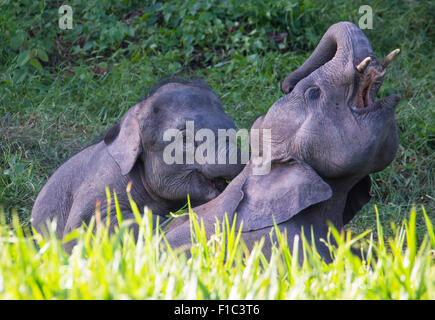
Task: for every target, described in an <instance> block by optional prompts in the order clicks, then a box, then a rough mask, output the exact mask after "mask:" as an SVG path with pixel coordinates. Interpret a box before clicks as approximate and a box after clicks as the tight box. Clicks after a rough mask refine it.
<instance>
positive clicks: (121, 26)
mask: <svg viewBox="0 0 435 320" xmlns="http://www.w3.org/2000/svg"><path fill="white" fill-rule="evenodd" d="M69 4H70V5H71V6H72V7H73V9H74V28H73V29H72V30H60V29H59V28H58V27H57V19H58V13H57V9H58V8H59V6H60V5H61V4H60V2H58V1H30V0H24V1H19V2H18V1H9V0H0V207H3V208H4V212H5V216H6V222H7V223H8V224H9V223H10V222H11V219H12V215H11V212H12V210H13V209H16V211H17V213H18V221H19V224H20V225H22V226H23V227H24V228H28V227H29V224H30V223H29V219H30V212H31V208H32V205H33V202H34V200H35V198H36V196H37V194H38V192H39V190H40V189H41V188H42V186H43V185H44V183H45V182H46V181H47V179H48V177H49V176H50V175H51V174H52V173H53V172H54V170H55V169H56V168H57V167H58V166H59V165H60V164H62V163H63V162H64V161H65V160H66V159H67V158H68V157H70V156H71V155H72V154H74V153H75V152H77V151H78V150H80V149H81V148H83V147H84V146H86V145H87V144H88V143H89V142H90V141H91V140H92V139H93V138H94V137H95V136H98V135H99V134H100V133H101V132H103V131H104V130H105V129H106V128H108V127H109V126H111V125H112V124H113V123H115V122H116V121H118V120H119V119H120V117H121V116H122V114H123V113H124V112H125V111H126V110H128V108H130V107H132V106H133V105H134V104H135V103H136V102H137V101H138V100H139V99H140V98H141V97H143V96H145V95H146V93H147V90H149V88H150V87H151V86H152V85H153V84H155V83H156V82H158V81H159V79H161V78H163V77H167V76H171V75H181V76H201V77H203V78H205V79H206V80H207V81H208V82H209V83H210V85H211V87H212V89H213V90H214V91H215V92H216V93H217V95H218V96H219V98H220V99H221V101H222V102H223V104H224V107H225V109H226V111H227V113H228V114H229V115H230V116H231V117H232V118H233V119H234V120H235V122H236V125H237V126H238V127H239V128H249V127H250V125H251V124H252V123H253V122H254V120H255V119H256V118H257V117H258V116H260V115H262V114H264V113H266V112H267V110H268V108H269V107H270V106H271V105H272V104H273V102H274V101H276V100H277V99H278V98H279V97H281V96H282V93H281V92H280V89H279V87H280V83H281V81H282V80H283V79H284V78H285V76H286V75H288V74H289V73H290V72H291V71H293V70H295V69H296V68H297V67H298V66H300V65H301V63H303V61H304V60H305V59H306V58H307V57H308V56H309V54H310V53H311V52H312V50H313V49H314V47H315V45H316V43H317V41H318V40H319V39H320V37H321V36H322V35H323V33H324V32H325V31H326V29H327V28H328V27H329V26H330V25H331V24H332V23H335V22H338V21H343V20H347V21H352V22H354V23H358V20H359V14H358V8H359V6H360V5H363V4H366V3H365V2H364V1H346V0H338V1H330V2H327V3H325V2H324V1H320V0H311V1H308V0H305V1H302V0H294V1H289V0H278V1H272V0H270V1H269V0H267V1H266V0H264V1H260V0H258V1H235V0H220V1H205V0H204V1H200V0H196V1H194V0H191V1H186V2H183V3H180V2H178V1H172V0H168V1H165V2H164V3H160V2H158V1H147V2H146V4H143V3H142V2H141V1H133V0H131V1H130V0H124V1H109V0H107V1H79V0H73V1H70V2H69ZM370 5H371V6H372V8H373V13H374V20H373V24H374V29H373V30H365V31H364V32H365V34H366V35H367V36H368V38H369V40H370V43H371V45H372V48H373V49H374V51H375V53H376V54H377V55H378V57H383V56H385V55H386V54H388V53H389V52H390V51H391V50H393V49H395V48H400V49H401V53H400V55H399V56H398V57H397V58H396V59H395V61H394V62H393V64H392V65H391V67H390V68H389V69H388V72H387V75H386V77H385V81H384V84H383V86H382V89H381V91H380V92H379V95H380V96H381V97H383V96H386V95H389V94H392V93H401V94H402V101H401V102H400V104H399V106H398V108H397V123H398V127H399V136H400V146H399V150H398V153H397V156H396V159H395V160H394V161H393V163H392V164H391V165H390V166H389V167H388V168H387V169H385V170H384V171H383V172H381V173H377V174H373V175H372V181H373V188H372V195H373V199H372V201H371V202H370V203H369V204H368V205H367V206H366V207H365V208H364V209H363V210H362V211H361V212H360V213H359V214H358V215H357V216H356V217H355V219H353V221H352V222H351V224H350V225H349V227H348V230H350V231H352V232H353V233H356V234H360V233H362V232H364V231H365V230H369V229H372V230H373V233H374V242H375V244H376V245H380V244H379V243H378V242H377V240H376V239H377V235H378V234H377V218H376V215H375V210H374V205H375V204H376V206H377V208H378V209H379V223H380V225H382V227H383V228H384V231H383V232H384V234H385V236H387V237H391V238H393V239H394V237H396V236H397V233H396V232H397V230H395V227H394V225H401V223H402V221H404V220H407V219H409V218H410V212H412V211H413V210H416V212H417V215H416V217H417V218H416V238H417V244H418V245H419V246H420V245H423V243H424V238H425V236H427V233H428V230H427V223H426V220H425V218H424V217H425V216H424V214H423V210H422V209H421V208H422V206H424V207H425V208H426V212H427V217H428V219H429V221H432V224H434V223H435V213H434V207H435V201H434V199H435V192H434V189H435V188H434V175H433V168H434V167H435V157H434V156H433V154H434V146H435V144H434V136H435V117H434V110H435V108H434V106H435V103H434V94H433V92H434V90H433V89H434V76H435V67H434V66H435V63H434V62H435V61H434V55H433V52H434V47H433V39H434V37H435V31H434V25H435V24H434V18H433V17H435V10H434V5H433V3H431V2H429V1H402V0H394V1H380V0H379V1H371V2H370ZM279 33H287V37H286V38H285V39H284V40H283V41H281V42H280V41H275V40H274V39H273V36H274V35H276V34H279ZM35 61H36V62H35ZM413 208H415V209H413ZM2 228H3V230H5V229H4V228H6V227H2ZM16 236H17V235H14V236H11V237H12V238H13V237H16ZM53 241H54V240H53ZM30 242H31V240H30V239H27V238H26V239H20V241H19V242H17V243H16V244H18V243H25V246H27V245H30ZM58 246H59V244H54V243H53V245H52V247H50V249H49V250H48V249H47V250H48V251H50V250H58V249H55V248H56V247H58ZM131 246H133V244H131ZM9 248H12V247H9ZM26 248H27V247H26ZM432 249H433V246H432ZM2 250H3V249H2ZM11 250H12V249H11ZM29 250H30V249H29ZM32 250H34V252H37V251H38V250H37V249H36V247H35V248H34V249H32ZM59 250H60V249H59ZM111 250H112V249H110V250H109V251H110V252H112V253H113V254H115V253H114V252H115V251H114V250H115V248H113V250H112V251H111ZM119 250H122V249H119ZM125 250H128V249H125ZM131 250H133V249H131ZM135 250H136V249H135ZM6 251H7V250H6ZM6 251H2V252H3V253H2V258H1V260H0V261H2V262H1V264H0V265H1V268H0V270H2V271H1V272H3V270H6V269H5V268H6V264H8V263H12V262H10V261H8V260H7V259H5V258H4V256H3V255H4V254H5V253H4V252H6ZM29 252H31V251H29ZM92 252H93V253H92V255H93V257H94V258H95V259H98V258H96V257H97V255H98V254H101V255H103V254H104V253H103V252H101V253H97V252H96V251H95V252H94V251H92ZM425 252H426V253H427V251H425ZM121 253H122V251H121ZM121 253H119V254H121ZM10 254H12V255H17V254H18V253H17V251H10ZM108 254H109V253H108ZM125 254H127V251H126V252H125ZM129 254H130V255H131V253H129ZM42 256H44V254H42ZM38 257H39V258H38ZM83 257H84V256H82V255H79V257H76V258H74V259H78V260H74V261H75V263H79V262H78V261H79V260H80V261H82V262H80V263H83V264H84V265H87V266H88V263H90V262H86V259H84V258H83ZM40 258H41V254H39V255H37V256H35V257H34V258H31V256H30V253H29V256H28V257H27V258H26V259H30V260H29V261H30V262H31V263H33V264H35V263H37V262H36V261H38V260H32V259H40ZM79 258H80V259H79ZM20 259H21V258H20ZM23 259H24V258H23ZM58 259H60V260H58V263H59V264H61V265H64V266H66V267H65V268H63V269H65V270H69V271H68V272H72V271H71V269H69V268H71V267H72V266H71V267H70V266H69V265H68V259H73V258H68V257H67V256H64V255H61V256H60V257H59V258H58ZM117 259H118V258H117ZM119 259H121V258H119ZM119 259H118V260H119ZM122 259H124V258H122ZM122 259H121V260H122ZM156 259H157V258H156ZM162 259H163V258H162ZM164 259H172V258H164ZM388 259H393V260H394V258H393V257H392V256H389V258H388ZM388 259H387V260H388ZM393 260H391V261H393ZM4 261H6V262H4ZM104 261H106V262H107V263H108V261H109V260H102V261H101V262H100V263H104ZM156 261H157V262H156V265H155V266H153V267H152V268H159V267H162V265H161V264H159V263H160V262H158V261H160V260H156ZM165 261H166V260H165ZM168 261H172V260H168ZM183 261H184V260H183ZM4 263H6V264H5V265H3V264H4ZM45 263H47V264H49V263H50V262H48V261H46V262H45ZM53 263H55V261H53ZM95 263H97V262H95ZM132 263H133V262H132ZM147 263H148V262H147ZM180 263H181V262H180ZM184 263H185V266H184V268H187V269H185V270H186V271H185V272H187V274H190V273H189V272H192V271H189V270H192V269H189V268H193V266H189V263H188V262H186V261H184ZM195 263H198V264H201V263H203V261H200V262H194V261H192V262H190V264H195ZM346 263H347V262H346ZM388 263H393V262H388ZM394 263H395V262H394ZM431 263H432V262H431ZM97 264H98V263H97ZM22 266H23V265H22ZM88 267H89V268H93V267H92V266H88ZM149 267H150V268H151V265H150V266H149ZM125 268H131V266H127V265H126V266H125ZM162 268H163V267H162ZM240 268H241V269H240V270H239V271H238V272H241V270H242V269H243V267H242V266H240ZM322 268H326V269H319V270H318V272H319V274H318V277H320V278H321V277H322V272H325V274H328V272H327V268H329V267H327V266H322ZM343 268H344V267H343ZM382 268H386V266H383V267H382ZM236 269H237V268H236ZM29 270H30V269H29ZM32 270H33V269H32ZM35 270H36V269H35ZM180 270H181V269H180ZM183 270H184V269H183ZM207 270H209V271H210V272H211V273H213V269H211V268H209V269H207ZM237 270H238V269H237ZM265 270H269V271H268V272H272V271H270V269H267V268H266V269H265ZM283 270H284V269H283ZM382 270H384V271H385V274H382V275H383V277H386V278H388V277H393V276H394V275H393V274H390V273H389V272H388V269H382ZM16 271H17V272H18V269H17V270H16ZM32 272H33V271H32ZM35 272H37V271H35ZM129 272H131V270H130V271H129ZM168 272H170V271H168ZM171 272H172V271H171ZM264 272H266V271H264ZM279 272H282V270H280V271H279ZM279 272H278V273H279ZM380 272H381V271H380ZM26 274H27V273H26ZM35 274H36V273H35ZM265 274H266V273H265ZM281 274H282V273H281ZM112 275H113V277H115V278H114V279H117V278H116V275H114V272H112ZM365 275H366V273H364V275H363V276H361V277H362V278H360V279H361V280H360V281H363V283H365V282H364V280H363V279H364V276H365ZM23 276H24V275H23ZM27 276H29V274H27ZM39 276H40V277H42V278H43V279H45V278H46V277H50V275H49V274H46V275H44V274H43V273H42V272H41V273H39ZM132 276H133V275H132ZM191 276H193V275H191ZM219 276H222V277H224V278H225V275H224V274H219ZM63 277H66V278H68V277H67V276H66V275H65V274H64V275H63ZM156 277H158V276H156ZM174 277H175V278H174V286H175V283H178V282H177V280H176V279H179V278H177V276H176V275H175V271H174ZM265 277H266V276H265ZM9 278H10V276H8V277H6V276H5V275H3V279H9ZM212 278H213V279H214V281H219V280H218V275H217V274H215V276H213V277H212ZM381 278H382V277H381ZM399 278H400V276H399ZM432 278H433V268H432ZM17 279H19V277H18V276H15V280H17ZM192 279H193V278H192ZM198 279H200V277H199V276H198ZM236 279H239V280H237V281H240V278H234V281H236ZM265 279H266V278H264V279H263V280H262V281H267V280H265ZM304 279H309V278H304ZM316 279H317V278H316ZM371 279H372V280H373V281H376V279H375V278H371ZM372 280H370V281H372ZM29 281H31V280H29ZM34 281H36V280H34ZM38 281H39V280H38ZM41 281H42V280H41ZM53 281H54V282H55V280H53ZM78 281H79V280H78ZM107 281H108V283H112V280H110V279H109V278H107ZM113 281H115V280H113ZM191 281H192V283H194V280H191ZM204 281H207V282H206V283H207V285H209V286H210V285H211V283H212V282H208V280H204ZM222 281H225V280H222ZM270 281H272V280H270ZM273 281H275V280H273ZM294 281H296V280H294ZM300 281H303V280H300ZM307 281H308V280H307ZM319 281H320V280H319ZM322 281H323V282H315V284H314V285H313V286H314V287H317V285H319V286H320V284H325V282H324V281H325V280H322ZM367 281H368V280H367ZM385 281H387V280H385ZM388 281H390V280H388ZM391 281H392V280H391ZM397 281H398V280H397ZM3 282H4V280H3ZM319 283H320V284H319ZM57 285H60V284H59V283H58V284H57ZM150 285H151V284H150ZM310 285H312V284H310ZM346 285H347V284H346ZM349 285H350V284H349ZM376 285H379V286H380V284H379V283H378V282H376ZM197 286H198V287H197V288H200V287H201V285H200V284H199V282H197ZM253 286H254V285H253ZM115 287H116V284H115ZM0 288H1V282H0ZM116 288H117V289H120V288H119V287H116ZM177 288H178V289H174V297H175V296H177V295H178V294H179V296H181V295H182V293H180V290H181V289H180V287H177ZM268 288H269V287H268ZM270 288H271V287H270ZM279 288H281V287H279ZM319 288H321V287H319ZM379 288H380V287H379ZM290 289H291V288H290ZM290 289H289V290H290ZM74 290H78V291H77V292H81V291H80V289H79V288H77V289H74ZM95 290H96V292H97V291H98V290H97V289H95ZM99 290H100V289H99ZM101 290H103V289H101ZM104 290H106V289H104ZM107 290H109V289H107ZM137 290H139V291H140V289H137ZM147 290H148V289H147ZM150 290H151V289H150ZM177 290H178V291H177ZM210 290H211V289H210ZM215 290H218V289H215ZM240 290H242V289H240ZM259 290H260V289H259ZM265 290H266V289H265ZM267 290H269V289H267ZM267 290H266V291H267ZM319 290H320V291H321V289H319ZM337 290H338V289H337ZM385 290H388V288H387V289H385ZM157 291H158V290H157ZM254 291H255V290H254ZM260 291H261V290H260ZM60 292H65V296H68V297H72V295H70V293H71V290H69V291H68V290H66V291H62V290H60V291H56V296H57V297H62V294H61V293H60ZM98 292H100V291H98ZM107 292H113V291H110V290H109V291H107ZM121 292H122V290H121V291H119V292H118V293H117V295H116V296H117V297H119V295H120V294H121ZM129 292H130V294H131V296H132V297H133V296H136V295H134V294H132V293H131V291H129ZM147 292H148V293H147V295H148V296H152V294H150V293H149V291H147ZM198 292H201V291H200V289H198ZM255 292H257V291H255ZM289 292H291V291H289ZM406 292H407V291H406ZM77 294H78V293H77ZM83 294H84V293H83ZM89 294H92V293H89ZM113 294H114V295H115V293H113ZM197 294H198V295H199V297H203V296H202V295H201V293H197ZM246 294H248V293H246ZM262 294H263V293H262ZM282 294H284V295H285V294H287V293H282ZM328 294H331V292H329V293H328ZM84 295H85V294H84ZM144 295H146V294H144ZM49 296H50V295H49V294H47V295H46V297H49ZM101 296H103V295H102V294H101ZM216 296H222V297H223V296H224V294H222V295H218V294H217V293H216V292H214V293H211V295H210V297H216ZM262 296H263V297H266V296H267V295H266V294H265V293H264V294H263V295H262ZM303 296H304V295H301V296H299V297H303ZM306 296H308V294H307V295H306ZM320 296H322V294H320V293H319V297H320ZM369 296H370V295H368V296H365V297H369ZM160 297H162V296H160ZM280 297H283V296H280ZM376 297H382V298H385V297H387V295H380V296H376Z"/></svg>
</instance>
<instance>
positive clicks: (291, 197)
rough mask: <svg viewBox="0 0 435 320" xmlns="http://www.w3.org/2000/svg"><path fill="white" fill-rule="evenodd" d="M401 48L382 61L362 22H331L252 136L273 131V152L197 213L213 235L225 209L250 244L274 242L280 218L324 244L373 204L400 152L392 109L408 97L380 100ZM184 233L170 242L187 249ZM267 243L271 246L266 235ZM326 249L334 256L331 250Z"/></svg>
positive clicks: (178, 231)
mask: <svg viewBox="0 0 435 320" xmlns="http://www.w3.org/2000/svg"><path fill="white" fill-rule="evenodd" d="M397 52H398V51H397V50H395V51H393V52H392V53H391V54H390V55H388V56H387V58H386V59H384V60H383V61H382V62H379V61H378V60H377V58H376V56H375V54H374V53H373V51H372V49H371V47H370V44H369V42H368V40H367V38H366V37H365V35H364V34H363V32H362V31H361V30H360V29H358V28H357V27H356V26H355V25H353V24H352V23H349V22H340V23H337V24H334V25H332V26H331V27H330V28H329V29H328V31H327V32H326V34H325V35H324V36H323V38H322V39H321V41H320V43H319V44H318V46H317V48H316V49H315V51H314V52H313V54H312V55H311V56H310V58H309V59H308V60H307V61H306V62H305V63H304V64H303V65H302V66H301V67H300V68H299V69H297V70H296V71H295V72H293V73H292V74H290V75H289V76H288V77H287V78H286V79H285V80H284V82H283V84H282V90H283V91H284V93H286V95H285V96H284V97H282V98H280V99H279V100H278V101H276V102H275V103H274V104H273V105H272V106H271V108H270V109H269V110H268V112H267V114H266V115H264V116H262V117H260V118H258V119H257V120H256V122H255V123H254V125H253V127H252V128H251V135H252V133H253V130H259V131H260V134H261V132H264V130H269V132H270V139H269V140H265V141H263V144H264V143H268V144H269V145H270V157H262V155H261V152H256V153H255V154H259V155H260V156H259V157H258V158H257V159H256V158H252V159H251V160H250V162H249V163H248V164H247V165H246V167H245V168H244V170H243V171H242V173H241V174H239V176H237V177H236V178H235V179H234V180H233V181H232V183H231V184H230V185H229V186H228V187H227V189H226V190H225V191H224V192H223V193H222V194H221V195H220V196H219V197H217V198H216V199H214V200H213V201H211V202H209V203H207V204H205V205H203V206H200V207H198V208H194V209H193V211H195V212H197V213H198V215H199V217H200V218H202V219H204V222H205V223H204V225H205V226H206V229H207V232H209V233H212V231H213V228H212V227H210V225H213V223H214V220H215V218H216V216H217V217H218V218H221V217H222V216H223V214H224V213H225V212H227V213H228V214H230V216H234V215H233V214H234V213H237V224H238V225H239V226H241V228H242V238H243V239H244V240H245V242H246V243H248V244H251V245H252V243H253V242H255V241H257V240H259V239H260V238H261V237H266V240H267V239H268V238H269V237H268V236H267V235H268V234H269V232H270V230H271V227H272V226H273V224H274V222H276V223H277V225H278V227H279V228H281V229H285V230H286V231H287V233H288V235H289V239H290V238H291V239H292V238H293V236H294V235H297V234H300V232H301V228H303V229H304V230H305V231H308V232H309V230H310V229H311V228H312V229H313V231H314V235H315V238H316V241H318V240H319V239H320V238H326V234H327V230H328V222H332V223H333V224H334V225H335V226H336V227H337V228H341V227H343V225H344V224H345V223H347V222H348V221H349V220H350V219H351V218H352V217H353V216H354V215H355V214H356V212H357V211H359V210H360V209H361V207H362V206H363V205H364V204H366V203H367V202H368V201H369V200H370V195H369V190H370V178H369V176H368V175H369V174H370V173H372V172H376V171H380V170H383V169H384V168H385V167H386V166H388V165H389V163H390V162H391V161H392V160H393V158H394V156H395V154H396V151H397V147H398V134H397V128H396V124H395V118H394V109H395V106H396V105H397V103H398V102H399V100H400V96H399V95H392V96H390V97H387V98H384V99H380V100H378V101H375V97H376V94H377V92H378V90H379V88H380V86H381V84H382V80H383V76H384V74H385V68H386V66H387V65H388V63H389V62H391V60H392V58H393V57H394V55H395V54H397ZM260 140H261V139H260ZM262 161H263V162H264V161H266V162H270V163H269V165H270V167H271V171H270V173H269V174H266V175H255V174H254V170H253V169H254V168H255V167H256V166H257V165H259V164H260V165H264V163H263V164H262ZM183 225H184V228H185V229H184V230H183ZM184 233H187V237H189V231H188V230H187V224H186V221H182V220H180V222H177V221H175V222H174V225H173V226H171V227H170V228H169V230H168V232H167V238H168V240H169V243H170V244H173V245H174V246H180V245H187V244H188V242H189V240H190V237H189V238H184V237H183V234H184ZM308 238H309V236H308ZM317 245H318V248H319V245H320V244H319V243H318V244H317ZM265 246H266V251H267V247H268V244H267V241H266V244H265ZM269 249H270V243H269ZM321 250H325V248H323V249H321ZM321 254H323V255H324V256H325V257H326V256H327V252H326V250H325V251H323V253H321Z"/></svg>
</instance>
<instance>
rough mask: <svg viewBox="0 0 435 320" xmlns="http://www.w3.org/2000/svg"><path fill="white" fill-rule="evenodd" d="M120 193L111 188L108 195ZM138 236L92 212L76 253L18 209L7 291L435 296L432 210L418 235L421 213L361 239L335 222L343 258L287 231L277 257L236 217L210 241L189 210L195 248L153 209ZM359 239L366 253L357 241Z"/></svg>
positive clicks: (9, 294)
mask: <svg viewBox="0 0 435 320" xmlns="http://www.w3.org/2000/svg"><path fill="white" fill-rule="evenodd" d="M108 195H109V197H110V193H108ZM131 205H132V208H133V211H134V213H135V215H136V222H137V223H138V224H139V233H138V239H137V241H135V240H134V237H133V235H132V233H131V232H130V231H129V225H130V223H131V221H130V222H129V221H123V222H122V223H121V225H120V227H116V228H115V232H114V233H113V234H111V235H109V233H108V228H107V226H108V225H109V221H107V224H105V223H104V222H101V220H100V219H99V218H98V216H99V212H98V211H96V219H94V218H93V219H92V220H91V223H90V225H89V227H82V228H80V229H78V230H76V231H74V232H73V233H72V234H70V235H69V236H67V237H66V238H65V239H64V242H66V241H69V240H71V239H75V240H76V241H77V245H76V246H75V247H74V249H73V251H72V253H71V255H69V254H67V253H66V252H65V251H64V249H63V246H62V241H60V240H58V239H57V238H56V236H55V223H53V224H52V226H51V235H50V236H49V237H47V238H45V239H44V238H42V237H41V235H39V234H36V235H34V236H30V234H28V232H25V231H24V230H23V228H22V227H21V226H20V224H19V220H18V218H17V217H16V216H15V218H14V219H13V224H12V226H11V227H8V226H7V225H5V224H4V223H2V224H0V299H334V300H335V299H432V300H433V299H434V298H435V295H434V294H435V256H434V252H435V234H434V230H433V225H432V223H431V222H430V219H429V218H428V216H427V215H426V213H425V212H424V211H423V217H424V219H425V221H426V235H425V236H424V239H423V241H422V243H421V244H417V241H416V211H415V210H412V211H411V215H410V219H409V220H408V221H404V222H403V223H402V226H401V227H400V228H398V229H396V230H395V232H394V235H393V237H389V238H384V236H383V233H382V226H381V223H380V221H379V220H378V222H377V228H378V239H377V241H375V240H374V235H373V233H371V231H370V230H369V231H367V232H365V233H364V234H361V235H359V236H357V237H352V236H351V233H350V232H347V233H341V234H340V233H339V232H338V231H337V230H335V229H334V228H332V229H331V231H332V233H331V238H334V239H335V242H336V243H337V245H336V246H333V245H331V244H330V243H329V246H330V252H331V255H332V257H333V258H334V259H333V262H332V263H330V264H326V263H324V262H323V261H322V260H321V258H320V257H319V255H318V254H317V251H316V248H315V246H312V245H310V244H309V243H308V242H307V240H306V239H305V238H302V239H299V241H302V251H303V252H302V253H303V257H304V261H303V262H301V261H299V260H298V249H296V248H297V246H295V247H294V249H293V250H292V251H291V250H290V249H289V247H288V243H287V238H286V233H280V232H279V230H278V229H275V232H277V234H278V237H277V239H278V240H277V242H276V243H275V244H274V246H273V249H272V255H271V257H270V259H269V260H268V259H266V258H265V257H264V256H263V254H262V252H261V248H262V244H263V242H262V241H261V242H259V243H257V244H256V245H255V246H254V248H253V249H252V250H251V251H249V250H247V249H246V246H245V245H244V243H243V240H242V239H241V237H240V235H241V231H240V230H237V229H236V227H235V222H234V221H233V223H230V222H229V221H228V219H227V217H226V218H225V219H224V220H223V221H217V222H216V224H215V230H216V231H215V234H214V235H212V237H211V238H210V240H208V241H207V240H206V237H205V230H204V226H203V224H202V221H198V220H197V218H196V215H195V214H194V213H193V212H192V211H191V209H190V208H189V215H190V219H191V230H192V234H193V236H192V247H191V248H190V257H189V258H187V257H186V255H185V252H184V251H182V250H178V249H177V250H173V249H172V248H170V247H168V245H167V243H166V241H165V238H164V235H163V234H162V232H161V231H160V230H159V228H157V229H155V228H154V226H153V225H152V217H151V214H150V212H145V214H144V216H143V217H141V214H140V213H139V211H138V209H137V207H136V206H135V205H134V203H133V202H131ZM355 244H359V245H360V246H361V247H362V248H364V249H363V251H364V252H365V255H364V256H365V258H364V259H360V258H358V257H357V256H355V255H354V254H353V253H352V251H351V247H352V246H354V245H355Z"/></svg>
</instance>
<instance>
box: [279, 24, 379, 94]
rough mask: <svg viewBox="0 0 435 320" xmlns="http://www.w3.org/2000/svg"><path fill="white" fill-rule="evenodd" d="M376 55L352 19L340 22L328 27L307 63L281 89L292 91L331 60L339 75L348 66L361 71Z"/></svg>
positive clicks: (332, 68) (330, 62) (284, 82)
mask: <svg viewBox="0 0 435 320" xmlns="http://www.w3.org/2000/svg"><path fill="white" fill-rule="evenodd" d="M367 58H368V59H367ZM375 59H376V56H375V54H374V53H373V50H372V48H371V47H370V44H369V41H368V39H367V37H366V36H365V35H364V33H363V32H362V31H361V30H360V29H359V28H358V27H357V26H355V25H354V24H353V23H350V22H339V23H336V24H334V25H332V26H331V27H330V28H329V29H328V31H327V32H326V33H325V35H324V36H323V37H322V39H321V40H320V42H319V44H318V45H317V47H316V49H315V50H314V52H313V53H312V54H311V56H310V57H309V58H308V59H307V60H306V61H305V63H304V64H302V66H300V67H299V68H298V69H297V70H296V71H294V72H293V73H291V74H290V75H289V76H288V77H287V78H285V80H284V81H283V83H282V86H281V89H282V91H283V92H284V93H286V94H287V93H290V92H291V91H292V90H293V88H294V87H295V86H296V84H297V83H298V82H299V81H300V80H302V79H303V78H305V77H307V76H308V75H310V74H311V73H312V72H313V71H315V70H317V69H319V68H320V67H321V66H323V65H325V64H326V63H328V62H329V65H330V67H328V69H329V68H330V70H333V71H334V72H335V73H336V74H337V75H340V74H342V72H344V71H345V69H346V68H348V67H349V66H351V67H352V68H353V70H355V72H358V71H359V72H362V71H364V69H365V68H366V67H367V65H368V64H369V63H370V62H371V61H372V60H375ZM349 62H352V64H349ZM358 69H359V70H358Z"/></svg>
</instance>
